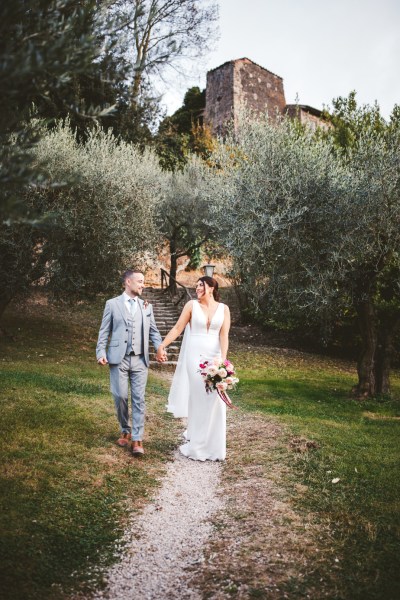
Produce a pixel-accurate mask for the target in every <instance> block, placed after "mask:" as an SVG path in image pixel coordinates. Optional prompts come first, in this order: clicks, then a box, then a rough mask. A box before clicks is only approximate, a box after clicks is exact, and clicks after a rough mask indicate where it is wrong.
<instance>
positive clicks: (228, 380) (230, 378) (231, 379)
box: [225, 377, 233, 385]
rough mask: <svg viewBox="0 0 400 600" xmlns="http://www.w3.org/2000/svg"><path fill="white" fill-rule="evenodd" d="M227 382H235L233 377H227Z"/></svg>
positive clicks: (229, 383)
mask: <svg viewBox="0 0 400 600" xmlns="http://www.w3.org/2000/svg"><path fill="white" fill-rule="evenodd" d="M225 383H226V384H228V385H232V383H233V377H227V378H226V379H225Z"/></svg>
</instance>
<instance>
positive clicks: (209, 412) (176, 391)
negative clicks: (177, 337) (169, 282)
mask: <svg viewBox="0 0 400 600" xmlns="http://www.w3.org/2000/svg"><path fill="white" fill-rule="evenodd" d="M224 314H225V311H224V304H222V303H219V305H218V306H217V309H216V312H215V313H214V316H213V318H212V319H211V323H210V327H209V329H208V330H207V318H206V315H205V314H204V311H203V310H202V308H201V306H200V305H199V303H198V301H197V300H193V305H192V318H191V321H190V324H188V325H187V327H186V330H185V335H184V338H183V342H182V346H181V351H180V354H179V360H178V365H177V368H176V371H175V375H174V378H173V380H172V385H171V389H170V393H169V396H168V405H167V410H168V411H169V412H172V413H173V415H174V416H175V417H187V419H188V422H187V431H186V432H185V437H186V439H187V442H186V443H185V444H183V445H182V446H180V448H179V449H180V451H181V452H182V454H184V455H185V456H187V457H188V458H192V459H194V460H224V459H225V456H226V405H225V403H224V402H223V401H222V400H221V398H220V397H219V396H218V394H217V392H216V391H213V392H210V393H207V392H206V389H205V385H204V381H203V378H202V376H201V375H200V367H199V365H200V363H202V362H203V361H205V360H208V361H212V360H213V359H214V358H217V357H218V358H220V357H221V345H220V340H219V333H220V330H221V327H222V324H223V322H224Z"/></svg>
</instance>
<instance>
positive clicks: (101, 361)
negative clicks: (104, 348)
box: [97, 356, 108, 366]
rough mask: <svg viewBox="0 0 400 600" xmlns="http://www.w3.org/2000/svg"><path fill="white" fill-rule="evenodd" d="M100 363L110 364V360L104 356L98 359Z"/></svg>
mask: <svg viewBox="0 0 400 600" xmlns="http://www.w3.org/2000/svg"><path fill="white" fill-rule="evenodd" d="M97 362H98V364H99V365H102V366H104V365H106V364H108V360H107V359H106V358H104V356H103V357H102V358H99V360H98V361H97Z"/></svg>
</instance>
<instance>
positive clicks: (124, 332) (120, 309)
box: [96, 294, 162, 367]
mask: <svg viewBox="0 0 400 600" xmlns="http://www.w3.org/2000/svg"><path fill="white" fill-rule="evenodd" d="M137 300H138V308H137V310H140V311H141V312H142V331H141V332H139V335H140V334H141V336H142V339H143V355H144V361H145V363H146V366H147V367H148V366H149V362H150V361H149V340H151V342H152V344H153V346H154V348H155V350H156V351H157V349H158V346H159V345H160V344H161V342H162V339H161V335H160V332H159V331H158V329H157V325H156V322H155V320H154V314H153V307H152V305H151V304H148V305H147V306H146V307H145V306H144V302H143V300H141V299H140V298H138V299H137ZM128 327H129V325H128V317H127V314H126V309H125V299H124V295H123V294H121V296H118V297H117V298H112V299H111V300H107V302H106V306H105V308H104V314H103V320H102V322H101V326H100V331H99V339H98V341H97V347H96V358H97V360H99V359H100V358H107V360H108V362H109V364H110V365H118V364H119V363H120V362H121V361H122V359H123V358H124V356H125V355H126V353H127V347H128Z"/></svg>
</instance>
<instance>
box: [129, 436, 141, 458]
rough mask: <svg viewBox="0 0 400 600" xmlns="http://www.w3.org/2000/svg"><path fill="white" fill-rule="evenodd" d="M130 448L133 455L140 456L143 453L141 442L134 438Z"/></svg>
mask: <svg viewBox="0 0 400 600" xmlns="http://www.w3.org/2000/svg"><path fill="white" fill-rule="evenodd" d="M131 450H132V454H133V456H142V455H143V454H144V450H143V444H142V442H137V441H136V440H135V441H133V442H132V445H131Z"/></svg>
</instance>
